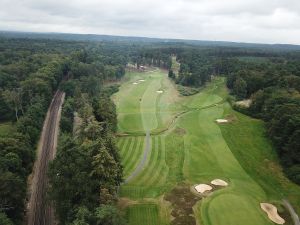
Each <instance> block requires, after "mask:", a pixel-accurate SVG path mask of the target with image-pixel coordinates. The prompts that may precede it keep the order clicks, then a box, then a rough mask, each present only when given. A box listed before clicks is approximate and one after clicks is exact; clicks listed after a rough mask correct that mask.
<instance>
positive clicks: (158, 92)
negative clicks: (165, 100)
mask: <svg viewBox="0 0 300 225" xmlns="http://www.w3.org/2000/svg"><path fill="white" fill-rule="evenodd" d="M156 92H157V93H159V94H161V93H164V91H161V90H159V91H156Z"/></svg>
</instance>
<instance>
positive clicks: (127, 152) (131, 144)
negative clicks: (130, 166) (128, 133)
mask: <svg viewBox="0 0 300 225" xmlns="http://www.w3.org/2000/svg"><path fill="white" fill-rule="evenodd" d="M135 144H136V141H135V137H132V138H131V140H130V145H128V147H127V149H126V152H125V154H124V156H123V164H124V166H125V169H126V167H127V162H128V159H129V158H130V156H131V152H132V150H133V146H134V145H135Z"/></svg>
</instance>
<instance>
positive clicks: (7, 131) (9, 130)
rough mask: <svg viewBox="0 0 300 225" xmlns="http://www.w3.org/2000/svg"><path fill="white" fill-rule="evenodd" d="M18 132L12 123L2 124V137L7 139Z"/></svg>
mask: <svg viewBox="0 0 300 225" xmlns="http://www.w3.org/2000/svg"><path fill="white" fill-rule="evenodd" d="M15 131H16V128H15V127H14V125H13V124H12V123H10V122H3V123H0V137H6V136H8V135H11V134H13V133H14V132H15Z"/></svg>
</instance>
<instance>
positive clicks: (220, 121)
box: [216, 119, 228, 123]
mask: <svg viewBox="0 0 300 225" xmlns="http://www.w3.org/2000/svg"><path fill="white" fill-rule="evenodd" d="M216 122H217V123H228V120H225V119H216Z"/></svg>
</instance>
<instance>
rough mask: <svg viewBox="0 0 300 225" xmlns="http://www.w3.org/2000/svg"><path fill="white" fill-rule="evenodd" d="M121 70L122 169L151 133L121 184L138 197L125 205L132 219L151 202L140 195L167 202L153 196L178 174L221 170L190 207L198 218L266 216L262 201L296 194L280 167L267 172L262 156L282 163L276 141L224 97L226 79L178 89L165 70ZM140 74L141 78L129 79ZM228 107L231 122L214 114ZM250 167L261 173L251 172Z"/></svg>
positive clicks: (208, 174)
mask: <svg viewBox="0 0 300 225" xmlns="http://www.w3.org/2000/svg"><path fill="white" fill-rule="evenodd" d="M127 76H128V81H127V82H126V83H124V84H123V85H122V87H121V88H120V91H119V92H118V93H117V94H115V96H114V97H113V99H114V101H115V103H116V105H117V112H118V122H119V132H120V133H127V134H130V136H129V137H121V138H119V140H118V146H119V148H120V153H121V158H122V163H123V165H124V171H125V177H128V176H129V175H130V174H131V173H132V171H134V169H135V168H137V166H138V164H139V162H141V160H142V158H143V152H144V148H145V143H146V141H145V140H146V137H145V136H144V134H145V132H146V131H151V133H152V135H151V138H150V140H149V144H150V151H149V154H148V156H147V158H146V160H145V162H144V165H143V168H142V169H141V171H139V173H138V174H137V175H136V176H135V177H134V178H133V179H132V180H130V181H129V182H128V183H126V184H124V185H122V186H121V188H120V196H121V197H126V198H130V199H132V200H135V201H136V202H137V203H138V204H136V205H134V206H130V207H129V209H128V210H129V211H128V212H130V213H127V217H128V220H129V224H130V225H132V224H137V223H138V222H136V221H143V220H142V219H143V218H145V221H148V219H147V218H150V217H151V216H149V213H148V212H150V211H151V212H153V211H155V210H156V209H155V210H154V209H153V207H154V206H153V205H151V204H150V205H149V204H144V203H143V199H145V198H147V199H152V200H153V201H155V202H156V203H157V204H158V207H160V208H164V207H165V208H167V207H168V206H166V205H165V203H164V202H163V201H160V200H159V199H161V196H162V195H163V194H164V193H167V192H169V191H170V190H171V189H172V188H174V187H175V186H176V184H177V183H179V182H185V183H188V184H190V185H193V184H198V183H209V182H210V181H211V180H213V179H215V178H220V179H224V180H226V181H227V182H228V183H229V186H228V187H225V188H222V189H220V190H217V191H214V192H213V194H212V195H209V196H208V197H206V198H205V199H202V200H201V201H199V202H198V203H197V204H196V206H195V207H194V212H195V214H196V215H195V216H196V219H197V220H198V222H199V223H200V224H203V225H228V224H230V225H240V224H243V225H253V224H255V225H267V224H272V223H271V222H270V221H269V219H268V218H267V216H266V215H265V214H264V213H263V212H262V210H261V209H260V207H259V203H260V202H265V201H278V200H281V199H282V198H283V197H287V198H289V199H290V200H291V202H292V203H295V204H297V202H299V199H300V196H299V194H295V193H300V191H299V187H297V186H296V185H293V184H292V183H290V182H289V181H288V180H287V179H285V178H284V176H283V175H282V172H281V170H280V169H278V170H276V171H273V172H270V171H271V169H270V168H269V167H268V165H267V164H266V163H265V160H266V158H267V160H268V162H270V163H272V165H276V166H277V168H280V167H279V166H278V161H277V157H276V154H275V153H274V149H272V147H271V144H270V143H269V141H268V140H267V139H266V138H265V137H264V133H263V132H264V127H263V125H262V122H261V121H258V120H253V119H251V118H249V117H247V116H245V115H241V114H239V113H237V112H235V111H233V110H232V109H231V107H230V106H229V104H228V103H226V102H225V99H226V97H227V90H226V88H225V79H223V78H217V79H214V80H213V81H212V82H211V83H209V84H208V85H207V86H206V87H205V88H204V89H203V90H202V91H201V92H200V93H198V94H196V95H193V96H188V97H178V94H177V91H176V90H175V88H174V85H173V84H172V83H171V82H170V81H169V80H168V78H167V74H166V72H164V71H161V70H155V71H153V72H146V73H135V74H134V73H131V74H128V75H127ZM139 79H144V80H145V81H144V82H138V84H136V85H134V84H133V82H135V81H138V80H139ZM157 90H163V93H157V92H156V91H157ZM228 114H230V115H231V116H233V118H235V121H234V122H232V123H229V124H223V125H218V124H217V123H216V122H215V120H216V119H218V118H224V117H225V116H226V115H228ZM160 131H163V132H160ZM256 168H259V169H260V170H261V171H262V173H261V174H257V173H258V172H259V171H257V169H256ZM274 185H276V187H274ZM142 203H143V204H142ZM157 204H156V205H155V207H156V206H157ZM155 207H154V208H155ZM296 207H297V206H296ZM135 212H138V213H135ZM136 214H139V216H138V217H137V216H136ZM151 215H154V214H153V213H151ZM157 217H159V218H155V219H153V224H156V223H157V221H161V220H162V219H164V220H169V218H170V215H168V216H166V215H165V216H164V217H165V218H161V217H162V216H159V214H157Z"/></svg>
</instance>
